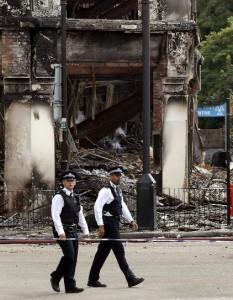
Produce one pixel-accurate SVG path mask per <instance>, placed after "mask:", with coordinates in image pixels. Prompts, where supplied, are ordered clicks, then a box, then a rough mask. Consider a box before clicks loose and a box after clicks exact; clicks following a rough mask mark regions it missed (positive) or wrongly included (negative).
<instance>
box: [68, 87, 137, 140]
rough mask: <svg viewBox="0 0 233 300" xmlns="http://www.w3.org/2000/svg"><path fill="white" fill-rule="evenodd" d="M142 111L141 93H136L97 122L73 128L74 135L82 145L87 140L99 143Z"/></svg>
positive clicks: (103, 114) (113, 107) (97, 118)
mask: <svg viewBox="0 0 233 300" xmlns="http://www.w3.org/2000/svg"><path fill="white" fill-rule="evenodd" d="M141 110H142V97H141V94H140V92H136V93H134V94H132V95H131V96H129V97H128V98H127V99H125V100H124V101H121V102H120V103H118V104H116V105H114V106H112V107H110V108H109V109H107V110H104V111H103V112H101V113H99V114H98V115H97V116H96V118H95V120H91V119H88V120H86V121H84V122H82V123H80V124H78V125H77V126H76V130H75V128H71V132H72V134H73V135H74V136H75V132H77V135H76V136H75V137H76V138H78V139H79V140H80V144H82V145H85V143H86V140H85V138H86V137H87V138H89V139H90V140H91V141H92V142H97V141H98V140H100V139H101V138H103V137H104V136H106V135H108V134H110V133H112V132H113V131H114V130H115V129H116V128H117V127H119V126H120V125H122V124H123V123H125V122H126V121H128V120H130V119H131V118H133V117H134V116H135V115H136V114H138V113H139V112H140V111H141Z"/></svg>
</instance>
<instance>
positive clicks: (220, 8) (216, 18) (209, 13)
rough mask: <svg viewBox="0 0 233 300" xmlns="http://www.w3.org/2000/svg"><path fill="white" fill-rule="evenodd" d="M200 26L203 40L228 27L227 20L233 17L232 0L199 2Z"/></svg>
mask: <svg viewBox="0 0 233 300" xmlns="http://www.w3.org/2000/svg"><path fill="white" fill-rule="evenodd" d="M197 10H198V25H199V27H200V31H201V35H202V38H203V39H204V38H205V37H206V36H207V35H208V34H210V33H211V32H213V31H215V32H217V31H220V30H221V29H222V28H225V27H226V26H227V19H228V18H229V17H231V16H233V1H232V0H197Z"/></svg>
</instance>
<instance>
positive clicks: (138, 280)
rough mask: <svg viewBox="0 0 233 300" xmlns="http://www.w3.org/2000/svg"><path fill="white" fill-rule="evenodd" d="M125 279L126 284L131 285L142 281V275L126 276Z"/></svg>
mask: <svg viewBox="0 0 233 300" xmlns="http://www.w3.org/2000/svg"><path fill="white" fill-rule="evenodd" d="M127 281H128V286H129V287H132V286H135V285H138V284H140V283H142V282H143V281H144V278H142V277H141V278H139V277H136V276H134V277H131V278H128V279H127Z"/></svg>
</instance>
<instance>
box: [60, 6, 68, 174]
mask: <svg viewBox="0 0 233 300" xmlns="http://www.w3.org/2000/svg"><path fill="white" fill-rule="evenodd" d="M66 8H67V0H61V63H62V102H63V107H62V120H61V129H62V146H61V151H62V157H61V169H63V170H66V169H67V168H68V147H67V71H66V37H67V32H66V17H67V11H66Z"/></svg>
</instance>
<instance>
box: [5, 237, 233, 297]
mask: <svg viewBox="0 0 233 300" xmlns="http://www.w3.org/2000/svg"><path fill="white" fill-rule="evenodd" d="M96 248H97V244H92V245H87V244H86V245H80V253H79V261H78V269H77V272H76V278H77V283H78V286H80V287H85V288H86V289H85V291H84V292H83V293H81V294H78V295H77V294H76V295H75V294H73V295H67V294H64V287H63V283H62V284H61V289H62V292H61V293H55V292H53V291H52V290H51V287H50V284H49V274H50V272H51V271H53V269H54V268H55V266H56V264H57V263H58V260H59V258H60V255H61V251H60V249H59V248H58V246H57V245H42V246H38V245H0V266H1V272H0V290H1V292H0V299H1V300H14V299H17V300H23V299H24V300H27V299H28V300H37V299H51V300H53V299H70V300H73V299H76V300H77V299H83V300H92V299H93V300H103V299H106V300H119V299H120V300H129V299H133V300H142V299H148V300H152V299H153V300H154V299H177V300H181V299H182V300H183V299H185V300H186V299H193V300H194V299H233V243H232V242H182V243H180V242H173V243H165V242H163V243H144V244H139V243H136V244H132V243H129V244H127V245H126V248H125V249H126V256H127V258H128V261H129V264H130V266H131V267H132V269H133V271H134V272H135V273H136V274H137V275H138V276H142V277H144V278H145V282H143V283H142V284H141V285H139V286H137V287H134V288H128V287H127V284H126V281H125V279H124V277H123V275H122V273H121V271H120V269H119V268H118V266H117V263H116V261H115V258H114V256H113V254H110V256H109V258H108V260H107V262H106V264H105V265H104V268H103V270H102V273H101V281H102V282H104V283H106V284H107V285H108V287H107V288H101V289H94V288H88V287H87V286H86V282H87V277H88V272H89V269H90V265H91V263H92V260H93V255H94V254H95V251H96Z"/></svg>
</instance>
